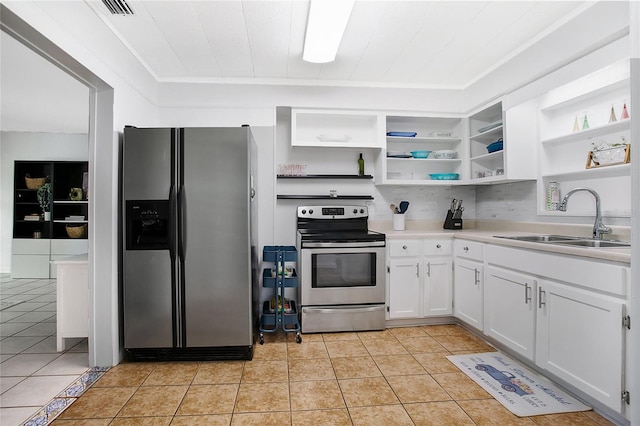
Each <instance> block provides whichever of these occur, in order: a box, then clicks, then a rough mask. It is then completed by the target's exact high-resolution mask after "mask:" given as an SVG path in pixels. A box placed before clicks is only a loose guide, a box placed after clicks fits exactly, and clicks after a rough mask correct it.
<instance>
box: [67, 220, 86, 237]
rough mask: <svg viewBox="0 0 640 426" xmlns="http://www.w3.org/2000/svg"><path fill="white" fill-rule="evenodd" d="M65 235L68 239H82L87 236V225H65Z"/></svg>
mask: <svg viewBox="0 0 640 426" xmlns="http://www.w3.org/2000/svg"><path fill="white" fill-rule="evenodd" d="M65 229H66V230H67V235H68V236H69V238H84V237H85V236H86V235H87V224H86V223H85V224H84V225H66V226H65Z"/></svg>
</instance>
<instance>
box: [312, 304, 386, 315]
mask: <svg viewBox="0 0 640 426" xmlns="http://www.w3.org/2000/svg"><path fill="white" fill-rule="evenodd" d="M337 309H339V310H346V309H348V310H349V311H350V312H375V311H379V310H381V309H382V310H384V305H376V306H367V307H362V306H356V307H351V306H340V307H336V308H307V307H304V308H302V312H304V313H321V314H331V313H334V312H335V311H336V310H337Z"/></svg>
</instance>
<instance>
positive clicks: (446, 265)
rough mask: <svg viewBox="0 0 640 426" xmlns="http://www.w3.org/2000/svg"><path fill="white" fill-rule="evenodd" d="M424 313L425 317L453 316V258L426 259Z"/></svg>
mask: <svg viewBox="0 0 640 426" xmlns="http://www.w3.org/2000/svg"><path fill="white" fill-rule="evenodd" d="M424 265H425V271H424V274H425V275H424V277H423V280H424V282H423V300H422V306H423V313H422V315H423V316H425V317H429V316H438V315H451V314H452V312H453V288H452V287H453V286H452V277H451V275H452V268H453V265H452V261H451V258H437V257H436V258H431V257H427V256H425V258H424Z"/></svg>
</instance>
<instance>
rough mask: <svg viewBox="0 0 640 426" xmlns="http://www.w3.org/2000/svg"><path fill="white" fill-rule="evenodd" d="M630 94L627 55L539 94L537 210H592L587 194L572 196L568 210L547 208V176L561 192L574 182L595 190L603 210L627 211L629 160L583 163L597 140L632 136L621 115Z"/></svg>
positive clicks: (588, 213) (628, 139)
mask: <svg viewBox="0 0 640 426" xmlns="http://www.w3.org/2000/svg"><path fill="white" fill-rule="evenodd" d="M629 99H630V82H629V62H628V60H623V61H620V62H619V63H616V64H613V65H612V66H610V67H607V68H605V69H603V70H600V71H597V72H595V73H593V74H590V75H588V76H586V77H583V78H581V79H578V80H576V81H573V82H571V83H568V84H566V85H564V86H561V87H558V88H556V89H554V90H552V91H549V92H548V93H546V94H545V95H543V96H541V97H540V99H539V121H540V143H539V166H538V203H537V204H538V214H540V215H562V216H569V215H570V216H593V215H594V214H595V207H594V200H593V197H591V196H590V195H588V194H583V196H574V197H572V198H571V200H570V202H569V206H568V209H567V212H560V211H557V210H551V211H549V210H547V209H546V188H547V187H548V185H549V182H552V181H555V182H558V184H559V187H560V192H561V195H562V194H565V193H566V192H568V191H569V190H571V189H573V188H576V187H588V188H592V189H594V190H596V191H597V192H598V193H599V195H600V197H601V200H602V214H603V216H611V217H630V215H631V177H630V176H631V167H630V164H629V163H626V164H625V163H622V164H616V165H610V166H601V167H595V168H588V167H586V165H587V157H588V154H589V151H591V150H593V148H594V147H595V146H596V145H599V144H601V143H603V142H606V143H608V144H614V143H623V142H624V141H626V142H628V143H630V142H631V135H630V128H631V118H622V112H623V107H624V105H626V107H627V111H628V113H629V114H631V110H630V109H629V107H630V105H629ZM612 109H613V116H614V118H613V119H612V118H611V115H612ZM585 116H586V124H585Z"/></svg>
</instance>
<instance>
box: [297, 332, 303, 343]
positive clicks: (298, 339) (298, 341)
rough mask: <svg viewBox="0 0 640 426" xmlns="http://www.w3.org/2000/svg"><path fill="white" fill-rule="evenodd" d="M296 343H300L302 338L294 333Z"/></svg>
mask: <svg viewBox="0 0 640 426" xmlns="http://www.w3.org/2000/svg"><path fill="white" fill-rule="evenodd" d="M296 342H297V343H302V336H301V335H300V333H296Z"/></svg>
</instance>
